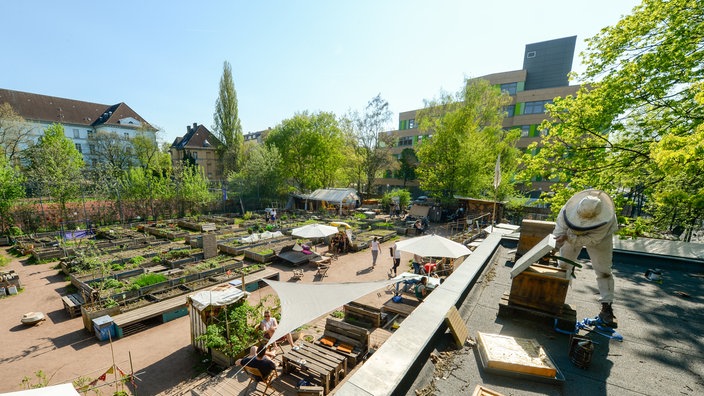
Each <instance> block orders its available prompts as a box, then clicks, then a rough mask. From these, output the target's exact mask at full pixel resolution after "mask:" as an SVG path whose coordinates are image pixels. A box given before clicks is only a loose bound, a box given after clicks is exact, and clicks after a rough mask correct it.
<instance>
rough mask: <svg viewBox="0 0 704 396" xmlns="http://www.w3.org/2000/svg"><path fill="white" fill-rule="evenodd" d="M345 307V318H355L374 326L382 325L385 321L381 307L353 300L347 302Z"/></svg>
mask: <svg viewBox="0 0 704 396" xmlns="http://www.w3.org/2000/svg"><path fill="white" fill-rule="evenodd" d="M343 309H344V311H345V319H348V318H352V319H353V320H358V321H361V322H366V323H370V324H371V326H372V327H381V325H382V323H383V322H382V319H383V317H382V313H381V310H380V309H379V308H375V307H371V306H369V305H364V304H360V303H357V302H354V301H352V302H350V303H348V304H345V306H344V307H343ZM384 316H385V315H384Z"/></svg>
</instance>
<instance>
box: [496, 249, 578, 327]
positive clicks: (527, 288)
mask: <svg viewBox="0 0 704 396" xmlns="http://www.w3.org/2000/svg"><path fill="white" fill-rule="evenodd" d="M553 249H555V238H554V237H553V236H552V235H548V236H546V237H545V238H543V240H542V241H540V242H538V243H537V244H536V245H535V246H533V248H532V249H530V250H529V251H528V252H526V254H524V255H523V256H522V257H521V258H520V259H519V260H518V261H516V264H515V265H514V266H513V269H512V270H511V277H512V278H513V280H512V281H511V291H510V293H509V297H508V301H509V304H515V305H520V306H524V307H528V308H532V309H537V310H539V311H543V312H547V313H551V314H560V313H562V309H563V307H564V305H565V299H566V298H567V289H568V288H569V285H570V281H569V279H568V278H567V273H566V271H565V270H564V269H562V268H559V267H552V266H547V265H541V264H535V262H536V261H538V260H540V259H541V258H543V257H544V256H545V255H546V254H548V253H550V252H551V251H552V250H553Z"/></svg>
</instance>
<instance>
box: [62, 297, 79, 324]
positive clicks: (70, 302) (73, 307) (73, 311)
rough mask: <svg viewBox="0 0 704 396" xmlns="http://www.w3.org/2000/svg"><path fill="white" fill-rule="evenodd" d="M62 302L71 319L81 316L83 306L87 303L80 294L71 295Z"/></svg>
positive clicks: (63, 298)
mask: <svg viewBox="0 0 704 396" xmlns="http://www.w3.org/2000/svg"><path fill="white" fill-rule="evenodd" d="M61 301H62V302H63V303H64V309H65V310H66V312H67V313H68V315H69V316H70V317H72V318H75V317H76V316H81V305H83V304H84V303H85V301H83V296H81V295H80V294H78V293H74V294H69V295H67V296H63V297H61Z"/></svg>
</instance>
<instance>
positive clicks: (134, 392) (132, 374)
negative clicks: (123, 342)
mask: <svg viewBox="0 0 704 396" xmlns="http://www.w3.org/2000/svg"><path fill="white" fill-rule="evenodd" d="M127 354H128V355H129V357H130V379H131V380H132V386H134V390H133V393H132V394H133V396H137V382H136V381H135V380H134V366H133V365H132V351H127Z"/></svg>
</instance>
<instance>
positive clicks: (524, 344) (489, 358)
mask: <svg viewBox="0 0 704 396" xmlns="http://www.w3.org/2000/svg"><path fill="white" fill-rule="evenodd" d="M477 341H478V347H479V351H480V353H481V354H482V359H483V360H484V361H485V362H486V364H487V367H489V368H492V369H496V370H504V371H508V372H512V373H521V374H531V375H536V376H540V377H545V378H555V376H556V375H557V368H556V367H555V365H554V364H553V362H552V360H550V357H548V355H547V353H546V352H545V350H544V349H543V347H542V346H541V345H540V344H539V343H538V341H536V340H534V339H528V338H516V337H509V336H503V335H499V334H487V333H481V332H479V333H478V336H477Z"/></svg>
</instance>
